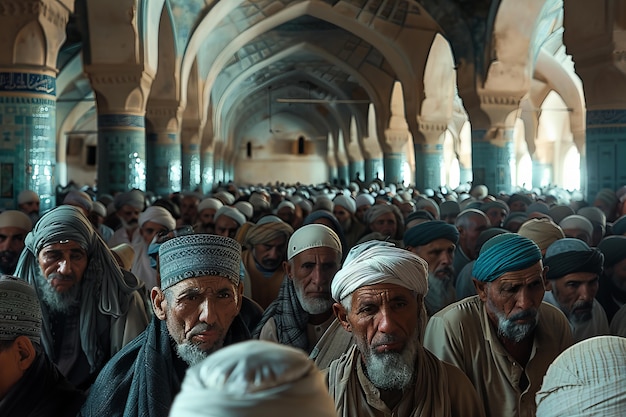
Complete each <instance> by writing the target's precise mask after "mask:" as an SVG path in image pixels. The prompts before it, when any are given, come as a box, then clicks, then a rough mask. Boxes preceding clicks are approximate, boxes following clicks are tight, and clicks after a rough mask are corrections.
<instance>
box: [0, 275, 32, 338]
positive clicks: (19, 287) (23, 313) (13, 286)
mask: <svg viewBox="0 0 626 417" xmlns="http://www.w3.org/2000/svg"><path fill="white" fill-rule="evenodd" d="M18 336H26V337H28V338H29V339H30V341H31V342H33V343H39V340H40V337H41V307H40V305H39V298H38V297H37V292H36V291H35V289H34V288H33V287H32V286H30V285H29V284H28V283H26V282H25V281H22V280H21V279H19V278H17V277H12V276H9V275H2V276H0V340H2V341H5V340H8V341H13V340H15V339H16V338H17V337H18Z"/></svg>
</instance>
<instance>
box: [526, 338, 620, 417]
mask: <svg viewBox="0 0 626 417" xmlns="http://www.w3.org/2000/svg"><path fill="white" fill-rule="evenodd" d="M625 386H626V338H623V337H618V336H597V337H592V338H590V339H587V340H583V341H582V342H578V343H576V344H575V345H573V346H571V347H569V348H568V349H566V350H565V351H564V352H563V353H561V354H560V355H559V356H558V357H557V358H556V359H555V360H554V362H552V364H551V365H550V367H549V368H548V371H547V372H546V375H545V377H544V378H543V383H542V385H541V389H540V390H539V391H538V392H537V394H536V396H535V399H536V403H537V414H536V415H537V417H556V416H568V417H590V416H594V417H605V416H624V415H626V390H625V389H624V387H625Z"/></svg>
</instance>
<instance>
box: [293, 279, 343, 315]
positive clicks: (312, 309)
mask: <svg viewBox="0 0 626 417" xmlns="http://www.w3.org/2000/svg"><path fill="white" fill-rule="evenodd" d="M294 287H295V289H296V297H297V298H298V301H299V302H300V305H301V306H302V309H303V310H304V311H306V312H307V313H309V314H322V313H326V312H327V311H329V310H331V309H332V308H333V303H334V301H333V300H332V299H323V298H306V297H305V296H304V292H303V290H302V288H301V287H299V286H298V285H296V284H295V283H294Z"/></svg>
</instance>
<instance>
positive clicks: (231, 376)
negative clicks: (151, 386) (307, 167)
mask: <svg viewBox="0 0 626 417" xmlns="http://www.w3.org/2000/svg"><path fill="white" fill-rule="evenodd" d="M294 415H297V416H298V417H336V416H337V412H336V411H335V403H334V401H333V399H332V398H331V397H330V395H329V393H328V388H327V387H326V383H325V382H324V378H323V377H322V374H321V372H320V371H319V369H318V368H317V367H316V366H315V364H314V363H313V361H311V360H310V359H309V358H308V357H307V355H306V354H305V353H304V352H303V351H301V350H299V349H296V348H293V347H291V346H286V345H281V344H278V343H273V342H266V341H261V340H249V341H246V342H241V343H236V344H234V345H230V346H227V347H225V348H222V349H220V350H218V351H217V352H215V353H213V354H211V355H210V356H209V357H207V358H206V359H204V360H203V361H202V362H200V363H199V364H197V365H195V366H193V367H191V368H189V369H188V370H187V373H186V375H185V379H184V380H183V383H182V386H181V390H180V393H179V394H178V395H177V396H176V398H175V399H174V402H173V404H172V409H171V411H170V416H176V417H188V416H189V417H191V416H194V417H224V416H228V417H267V416H272V417H291V416H294Z"/></svg>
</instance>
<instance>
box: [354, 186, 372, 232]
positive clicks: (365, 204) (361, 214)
mask: <svg viewBox="0 0 626 417" xmlns="http://www.w3.org/2000/svg"><path fill="white" fill-rule="evenodd" d="M354 201H355V203H356V210H355V212H354V217H356V219H357V220H358V221H359V222H361V224H363V225H365V224H366V222H365V213H367V210H369V209H370V207H372V206H373V205H374V203H375V200H374V197H372V196H371V195H370V194H359V195H358V196H357V197H356V198H355V199H354Z"/></svg>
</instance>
